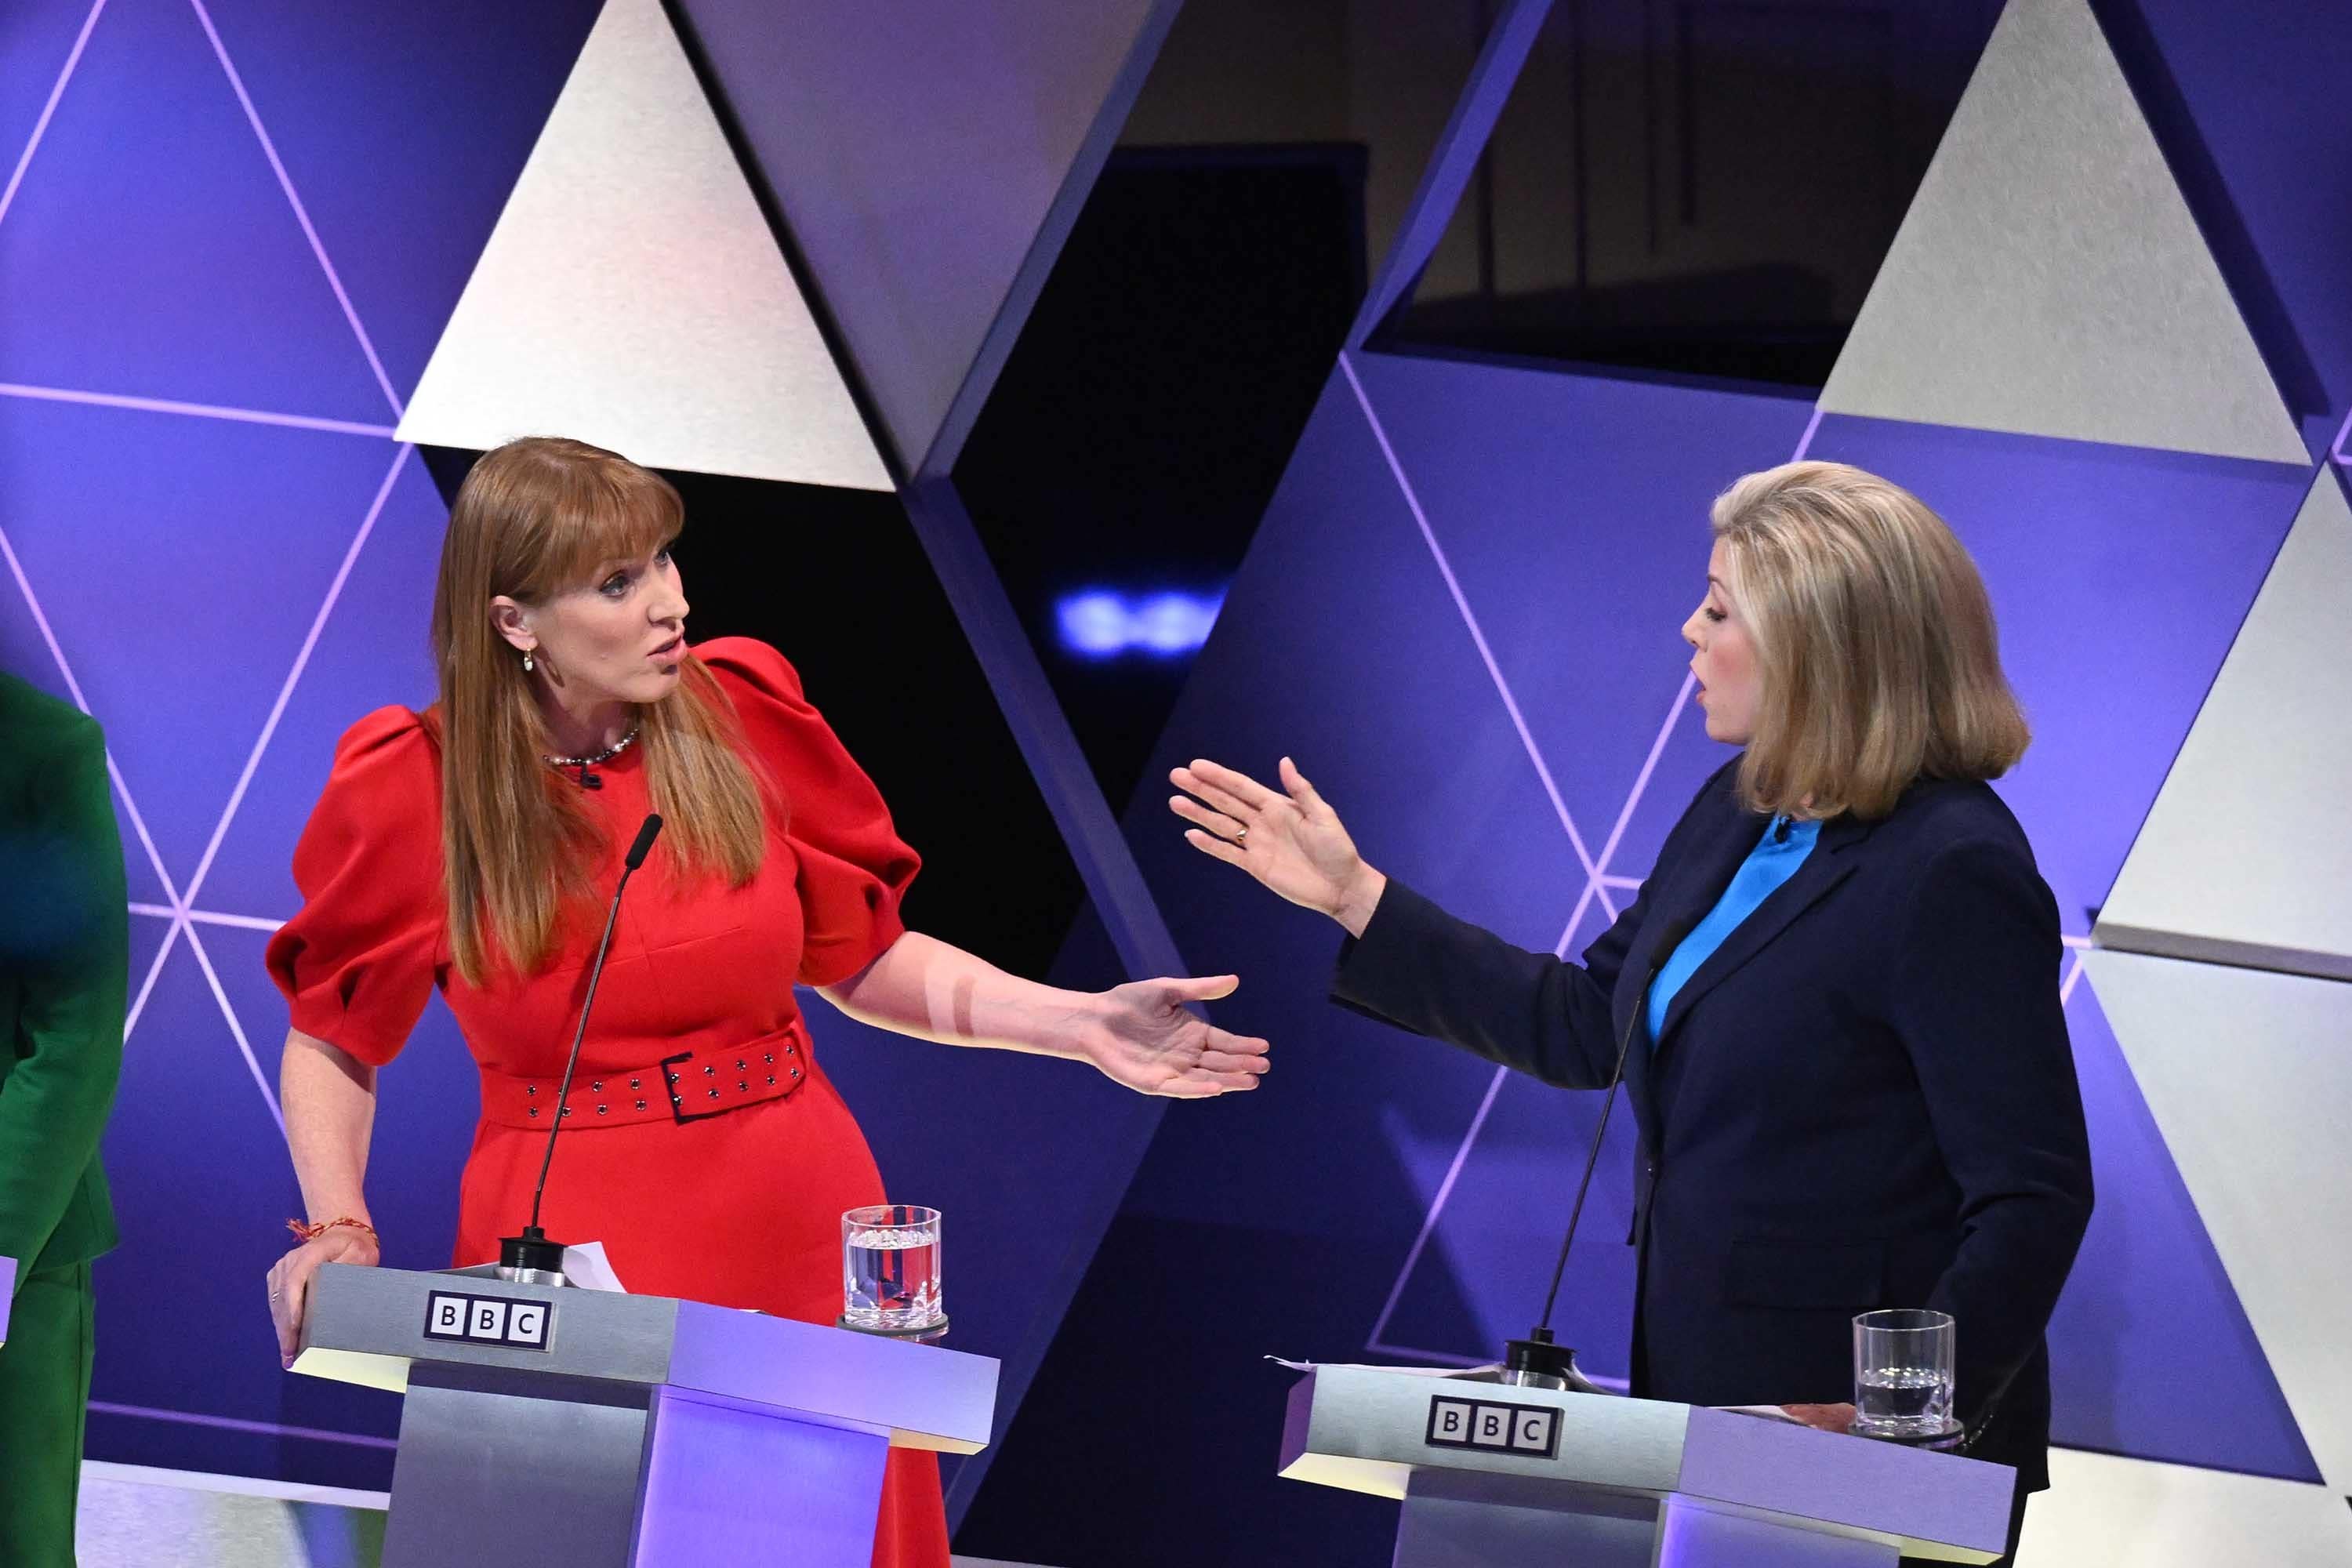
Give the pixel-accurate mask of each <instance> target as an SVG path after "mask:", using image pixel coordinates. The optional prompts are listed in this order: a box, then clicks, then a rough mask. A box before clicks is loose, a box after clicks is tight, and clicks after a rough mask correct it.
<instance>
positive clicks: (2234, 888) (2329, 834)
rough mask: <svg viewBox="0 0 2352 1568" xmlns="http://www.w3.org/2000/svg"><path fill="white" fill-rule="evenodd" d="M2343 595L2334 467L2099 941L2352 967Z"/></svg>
mask: <svg viewBox="0 0 2352 1568" xmlns="http://www.w3.org/2000/svg"><path fill="white" fill-rule="evenodd" d="M2347 605H2352V506H2347V504H2346V502H2345V496H2344V490H2343V489H2342V486H2341V484H2340V482H2339V481H2338V480H2337V479H2336V477H2335V476H2334V475H2333V474H2331V473H2329V472H2328V471H2327V470H2326V468H2322V469H2321V470H2320V472H2319V475H2318V477H2317V479H2315V482H2314V483H2313V485H2312V487H2311V492H2310V494H2309V496H2308V497H2306V498H2305V501H2304V504H2303V508H2302V510H2301V511H2300V512H2299V513H2298V514H2297V516H2296V518H2295V521H2294V529H2293V530H2292V531H2290V532H2289V533H2288V534H2287V537H2286V542H2285V543H2284V545H2283V546H2282V547H2281V548H2280V550H2279V554H2278V559H2277V560H2276V561H2275V562H2273V563H2272V566H2271V570H2270V575H2269V576H2268V577H2267V578H2265V579H2264V580H2263V589H2262V592H2261V593H2260V594H2259V595H2256V596H2255V598H2254V605H2253V608H2252V610H2251V611H2249V612H2248V613H2247V616H2246V622H2245V625H2244V626H2242V627H2241V628H2240V629H2239V632H2238V637H2237V640H2236V641H2235V642H2234V643H2232V644H2231V647H2230V657H2229V658H2227V659H2226V660H2225V661H2223V663H2222V666H2221V674H2220V675H2218V676H2217V677H2215V679H2214V681H2213V689H2212V690H2211V691H2210V692H2208V693H2207V694H2206V698H2205V704H2204V706H2203V707H2202V708H2200V710H2198V714H2197V721H2196V723H2195V724H2194V725H2192V726H2191V727H2190V729H2189V738H2188V740H2187V741H2185V742H2183V743H2182V745H2181V748H2180V755H2179V758H2178V759H2177V760H2176V761H2175V762H2174V763H2173V764H2172V771H2171V773H2168V774H2167V775H2166V777H2165V781H2164V788H2163V789H2162V791H2160V792H2159V793H2158V795H2157V797H2156V805H2154V806H2153V807H2151V808H2150V810H2149V812H2148V816H2147V822H2146V823H2144V824H2143V825H2142V826H2141V827H2140V831H2139V837H2137V839H2136V840H2134V842H2133V844H2132V850H2131V854H2130V856H2129V858H2126V860H2125V862H2124V868H2123V871H2122V873H2121V874H2120V875H2119V876H2118V877H2117V878H2116V886H2115V889H2114V891H2113V892H2112V893H2111V894H2109V896H2108V899H2107V901H2106V904H2105V907H2104V908H2103V909H2101V910H2100V911H2099V923H2098V931H2097V934H2098V940H2099V942H2101V944H2102V945H2105V946H2108V947H2118V948H2126V949H2129V950H2131V951H2134V952H2156V953H2168V954H2171V955H2173V956H2175V957H2180V958H2201V959H2210V960H2215V961H2218V962H2221V963H2245V964H2253V965H2256V966H2258V967H2261V968H2265V969H2285V970H2293V971H2295V972H2298V973H2305V974H2320V975H2327V976H2332V977H2333V978H2336V979H2338V980H2352V800H2347V787H2352V786H2347V780H2352V660H2347V658H2345V657H2344V654H2343V650H2342V648H2341V647H2340V646H2338V642H2339V639H2337V638H2336V637H2335V635H2334V634H2333V633H2331V632H2330V631H2329V630H2328V628H2330V627H2332V626H2336V624H2337V623H2338V622H2339V621H2341V619H2342V618H2343V616H2344V615H2345V610H2346V606H2347ZM2118 678H2119V679H2124V680H2126V682H2127V681H2128V679H2129V672H2128V669H2127V668H2121V667H2119V677H2118Z"/></svg>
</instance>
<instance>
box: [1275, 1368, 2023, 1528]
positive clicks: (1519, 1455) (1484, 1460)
mask: <svg viewBox="0 0 2352 1568" xmlns="http://www.w3.org/2000/svg"><path fill="white" fill-rule="evenodd" d="M1280 1473H1281V1474H1283V1475H1285V1476H1287V1477H1289V1478H1291V1479H1294V1480H1301V1481H1311V1482H1314V1483H1316V1484H1318V1485H1321V1486H1330V1487H1342V1488H1346V1489H1349V1490H1352V1491H1361V1492H1370V1493H1373V1494H1374V1495H1376V1496H1380V1497H1388V1498H1397V1499H1400V1500H1402V1502H1403V1504H1404V1510H1403V1514H1402V1518H1401V1520H1400V1521H1399V1523H1398V1527H1397V1544H1396V1557H1395V1568H1472V1565H1474V1564H1476V1565H1485V1564H1498V1565H1508V1568H1531V1565H1533V1564H1537V1563H1574V1564H1577V1565H1578V1568H1654V1565H1655V1568H1893V1565H1894V1563H1895V1559H1896V1558H1897V1557H1898V1556H1906V1555H1907V1556H1913V1557H1925V1558H1932V1559H1935V1560H1937V1561H1940V1562H1946V1563H1989V1562H1990V1561H1991V1560H1992V1559H1994V1558H1996V1557H1998V1556H2000V1554H2001V1552H2002V1551H2003V1549H2004V1548H2005V1547H2006V1546H2007V1544H2008V1537H2009V1515H2010V1503H2011V1488H2012V1486H2013V1485H2014V1482H2015V1479H2016V1472H2015V1471H2014V1470H2012V1469H2011V1468H2009V1467H2008V1466H2006V1465H1993V1464H1987V1463H1985V1462H1984V1461H1982V1460H1980V1459H1970V1458H1962V1457H1960V1456H1958V1455H1954V1454H1938V1453H1930V1452H1927V1450H1924V1449H1919V1448H1908V1447H1900V1446H1898V1445H1895V1444H1891V1443H1878V1442H1873V1441H1871V1440H1869V1439H1867V1438H1862V1437H1850V1436H1841V1435H1839V1434H1837V1433H1832V1432H1817V1431H1813V1430H1811V1428H1808V1427H1803V1426H1792V1425H1790V1424H1789V1423H1786V1422H1780V1421H1773V1420H1769V1419H1763V1418H1759V1417H1757V1416H1754V1415H1739V1414H1738V1413H1736V1412H1732V1411H1726V1410H1711V1409H1708V1408H1706V1407H1705V1406H1703V1405H1675V1404H1670V1403H1667V1402H1665V1401H1663V1400H1654V1399H1622V1398H1617V1397H1614V1396H1612V1395H1608V1394H1570V1393H1565V1392H1560V1391H1555V1390H1552V1389H1544V1388H1519V1387H1514V1386H1510V1385H1507V1384H1496V1383H1480V1382H1473V1381H1470V1380H1468V1379H1465V1378H1454V1377H1432V1376H1428V1375H1425V1374H1421V1373H1410V1372H1397V1371H1391V1370H1387V1369H1383V1368H1378V1367H1349V1366H1324V1367H1318V1368H1316V1369H1315V1370H1314V1371H1312V1372H1310V1373H1307V1376H1306V1377H1305V1378H1304V1379H1302V1380H1301V1381H1300V1382H1299V1384H1297V1387H1295V1388H1293V1389H1292V1390H1291V1392H1290V1404H1289V1409H1288V1412H1287V1415H1286V1419H1285V1421H1284V1424H1283V1434H1282V1466H1281V1472H1280Z"/></svg>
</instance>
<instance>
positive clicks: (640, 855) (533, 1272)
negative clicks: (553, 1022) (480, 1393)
mask: <svg viewBox="0 0 2352 1568" xmlns="http://www.w3.org/2000/svg"><path fill="white" fill-rule="evenodd" d="M661 829H662V819H661V815H660V814H659V813H658V812H651V813H648V814H646V820H645V823H644V825H643V826H640V827H639V828H638V829H637V837H636V841H635V843H633V844H631V845H630V846H629V852H628V854H627V855H625V857H623V858H622V860H621V880H620V882H619V884H618V885H617V886H615V887H614V889H613V907H612V908H611V909H610V910H607V911H606V912H605V915H604V938H603V940H602V941H600V942H597V943H596V962H595V963H593V964H591V965H589V967H588V994H587V995H585V996H583V997H582V998H581V1000H580V1026H579V1028H578V1029H576V1030H574V1031H573V1032H572V1054H571V1055H570V1056H569V1057H567V1058H564V1062H563V1081H562V1083H561V1084H559V1085H558V1086H557V1088H556V1090H555V1125H554V1126H552V1127H551V1128H549V1129H548V1130H547V1152H546V1153H544V1154H542V1155H541V1156H540V1161H539V1185H538V1186H536V1187H534V1188H532V1189H531V1194H530V1224H529V1225H526V1226H523V1227H522V1234H521V1235H520V1236H508V1237H499V1278H500V1279H508V1280H520V1281H522V1282H523V1283H525V1284H531V1285H561V1284H562V1283H563V1243H562V1242H560V1241H550V1240H548V1238H547V1232H545V1231H543V1230H541V1229H540V1228H539V1204H540V1200H541V1198H543V1197H545V1196H546V1195H547V1168H548V1166H549V1165H551V1164H552V1163H554V1161H555V1135H556V1134H557V1133H559V1132H561V1131H563V1118H564V1116H565V1115H566V1114H567V1112H566V1111H565V1110H564V1109H563V1101H564V1098H565V1097H566V1096H567V1095H569V1094H570V1093H571V1092H572V1068H575V1067H578V1066H579V1065H580V1042H581V1041H583V1040H584V1039H586V1038H587V1037H588V1009H590V1008H591V1007H593V1006H594V1005H596V982H597V981H598V980H599V979H600V978H602V977H603V975H604V953H605V952H606V950H607V949H609V948H610V947H611V946H612V945H613V927H614V924H615V923H616V922H617V921H619V920H620V918H621V895H622V894H623V893H625V892H626V891H628V888H629V877H630V875H631V874H632V873H633V872H635V870H636V868H638V867H640V866H642V865H644V864H645V863H646V851H647V850H649V849H651V848H652V847H654V840H655V839H656V838H657V837H660V836H661ZM543 1277H545V1278H543Z"/></svg>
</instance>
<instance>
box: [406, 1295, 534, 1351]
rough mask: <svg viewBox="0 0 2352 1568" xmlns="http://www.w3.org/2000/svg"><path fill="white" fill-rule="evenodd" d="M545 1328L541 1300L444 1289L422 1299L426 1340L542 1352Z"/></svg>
mask: <svg viewBox="0 0 2352 1568" xmlns="http://www.w3.org/2000/svg"><path fill="white" fill-rule="evenodd" d="M547 1331H548V1307H547V1303H546V1302H544V1301H516V1300H499V1298H497V1297H495V1296H457V1295H453V1294H451V1293H450V1292H448V1291H446V1290H436V1291H434V1292H432V1294H430V1295H429V1296H427V1297H426V1298H425V1338H426V1339H428V1340H456V1341H457V1342H460V1343H463V1344H472V1345H504V1346H506V1347H508V1348H509V1349H511V1350H526V1351H543V1350H545V1349H546V1348H547Z"/></svg>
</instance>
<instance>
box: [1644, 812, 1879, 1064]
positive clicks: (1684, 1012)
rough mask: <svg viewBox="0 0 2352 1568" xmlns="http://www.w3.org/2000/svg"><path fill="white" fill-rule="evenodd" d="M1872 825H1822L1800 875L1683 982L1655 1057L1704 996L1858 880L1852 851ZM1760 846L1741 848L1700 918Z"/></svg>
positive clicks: (1855, 821)
mask: <svg viewBox="0 0 2352 1568" xmlns="http://www.w3.org/2000/svg"><path fill="white" fill-rule="evenodd" d="M1871 826H1872V825H1871V824H1869V823H1866V822H1864V821H1862V820H1861V819H1860V818H1858V817H1854V816H1840V817H1836V818H1834V819H1832V820H1831V821H1829V822H1826V823H1823V824H1822V836H1821V837H1820V838H1819V839H1818V840H1816V841H1815V842H1814V845H1813V852H1812V853H1811V854H1810V855H1808V856H1806V857H1805V863H1804V864H1803V865H1801V866H1800V867H1798V868H1797V871H1796V875H1794V876H1792V877H1790V879H1788V880H1787V881H1786V882H1783V883H1782V884H1780V887H1778V888H1776V889H1773V890H1772V892H1771V894H1770V896H1769V897H1768V898H1766V899H1765V900H1764V901H1763V902H1762V903H1760V904H1759V905H1757V906H1756V908H1755V910H1753V911H1752V912H1751V913H1750V914H1749V915H1748V918H1747V919H1746V920H1744V921H1740V922H1739V924H1738V926H1737V927H1736V928H1735V929H1734V930H1733V931H1732V932H1731V934H1730V935H1728V936H1727V937H1725V938H1724V939H1723V945H1722V946H1720V947H1718V948H1717V949H1716V950H1715V951H1714V952H1711V953H1709V954H1707V957H1706V963H1702V964H1700V965H1699V966H1698V968H1697V970H1696V972H1694V973H1692V975H1691V977H1690V978H1689V979H1688V980H1686V981H1685V982H1684V983H1683V988H1682V989H1681V990H1680V991H1677V992H1675V999H1674V1001H1673V1002H1672V1003H1671V1004H1670V1005H1668V1006H1667V1008H1666V1024H1665V1027H1664V1029H1662V1030H1660V1031H1659V1034H1658V1037H1657V1039H1656V1040H1654V1041H1653V1042H1652V1045H1651V1049H1652V1050H1653V1052H1657V1051H1663V1050H1664V1048H1665V1046H1666V1043H1667V1042H1668V1041H1669V1040H1671V1039H1673V1038H1674V1034H1675V1026H1677V1025H1679V1024H1680V1023H1681V1022H1682V1021H1683V1019H1684V1018H1685V1017H1687V1016H1689V1014H1690V1010H1691V1009H1692V1008H1693V1007H1695V1006H1696V1005H1698V1002H1699V999H1700V998H1701V997H1703V996H1705V995H1706V994H1707V993H1708V992H1709V991H1711V990H1713V989H1714V988H1715V987H1716V986H1717V985H1719V984H1722V983H1723V981H1724V979H1725V978H1726V977H1727V976H1728V975H1730V974H1731V973H1734V972H1736V971H1737V970H1738V968H1739V966H1740V965H1741V964H1743V963H1747V962H1748V960H1749V959H1751V958H1753V957H1755V956H1756V954H1757V953H1759V952H1761V951H1763V949H1764V947H1765V946H1766V945H1767V944H1768V943H1769V942H1771V941H1772V939H1773V938H1774V937H1776V936H1779V935H1780V933H1781V932H1782V931H1786V930H1787V929H1788V928H1789V926H1790V923H1791V922H1793V921H1795V920H1796V918H1797V917H1798V916H1799V915H1801V914H1803V913H1804V912H1805V911H1806V910H1809V909H1811V908H1812V906H1813V905H1814V904H1816V903H1818V902H1820V901H1821V900H1822V899H1823V898H1824V897H1826V896H1827V895H1828V893H1829V891H1830V889H1832V888H1834V887H1836V886H1837V885H1838V884H1839V883H1840V882H1843V881H1844V880H1845V879H1847V878H1848V877H1850V876H1852V875H1853V871H1854V868H1855V865H1856V864H1857V862H1856V861H1855V859H1854V858H1853V857H1852V856H1851V855H1849V854H1848V853H1847V852H1848V851H1849V850H1851V849H1852V848H1853V847H1854V846H1855V845H1857V844H1859V843H1861V842H1862V841H1863V840H1864V838H1867V837H1869V836H1870V830H1871ZM1756 831H1757V833H1758V834H1759V835H1760V834H1761V833H1762V832H1763V827H1762V825H1761V824H1759V825H1758V826H1757V828H1756ZM1755 847H1756V844H1755V840H1754V839H1753V838H1750V839H1749V840H1748V842H1747V844H1746V845H1744V846H1742V847H1740V849H1739V853H1738V858H1735V859H1734V860H1732V861H1731V863H1730V864H1729V865H1727V866H1724V867H1721V868H1718V874H1717V877H1716V879H1715V880H1714V881H1713V882H1712V884H1711V889H1712V891H1711V892H1709V893H1707V894H1706V896H1705V897H1706V901H1705V902H1704V903H1703V904H1701V905H1700V906H1699V908H1698V910H1697V913H1698V914H1699V915H1700V916H1701V917H1702V918H1703V917H1704V916H1705V915H1706V912H1707V911H1708V910H1712V909H1713V908H1714V907H1715V904H1716V900H1719V899H1721V898H1722V897H1723V891H1724V889H1726V888H1727V887H1728V886H1729V885H1730V881H1731V876H1732V873H1733V872H1734V871H1737V870H1738V868H1739V864H1740V861H1742V860H1745V859H1746V858H1748V851H1749V850H1752V849H1753V848H1755Z"/></svg>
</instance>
